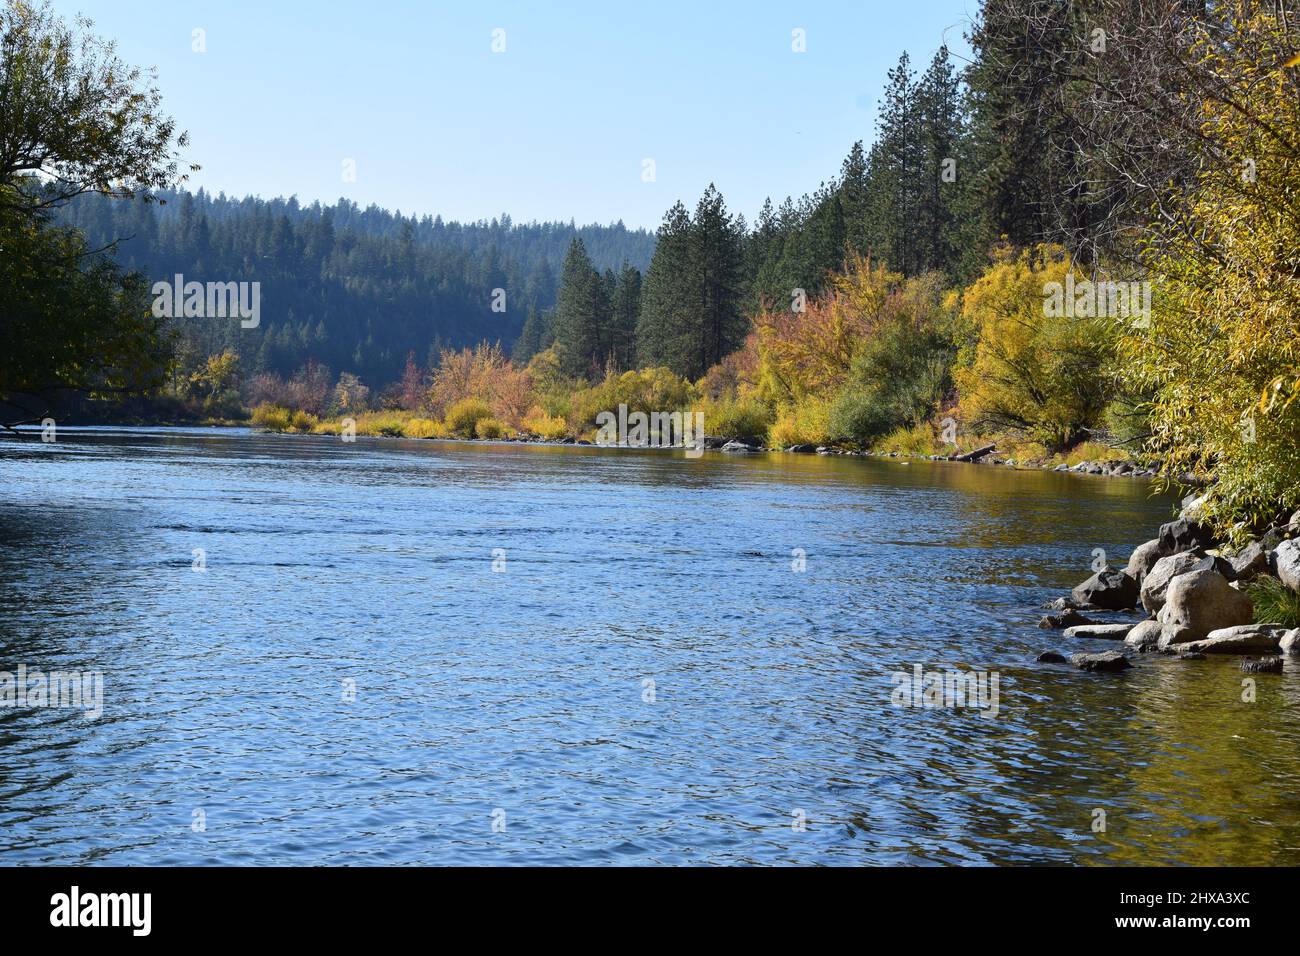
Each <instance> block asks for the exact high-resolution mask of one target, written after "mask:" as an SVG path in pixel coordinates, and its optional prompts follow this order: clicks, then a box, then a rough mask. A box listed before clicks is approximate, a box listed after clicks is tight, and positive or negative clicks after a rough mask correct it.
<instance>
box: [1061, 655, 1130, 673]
mask: <svg viewBox="0 0 1300 956" xmlns="http://www.w3.org/2000/svg"><path fill="white" fill-rule="evenodd" d="M1070 663H1071V664H1073V665H1074V666H1075V667H1078V668H1080V669H1081V670H1085V671H1122V670H1127V669H1128V668H1130V667H1132V666H1133V665H1132V664H1130V663H1129V659H1128V658H1127V657H1125V656H1124V655H1123V654H1121V653H1120V652H1119V651H1102V652H1101V653H1100V654H1071V655H1070Z"/></svg>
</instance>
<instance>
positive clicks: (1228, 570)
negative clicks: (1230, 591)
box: [1184, 554, 1237, 581]
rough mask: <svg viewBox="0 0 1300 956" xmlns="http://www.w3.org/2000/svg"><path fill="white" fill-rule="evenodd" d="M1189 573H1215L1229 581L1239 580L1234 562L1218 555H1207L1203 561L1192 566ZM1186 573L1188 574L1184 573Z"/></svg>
mask: <svg viewBox="0 0 1300 956" xmlns="http://www.w3.org/2000/svg"><path fill="white" fill-rule="evenodd" d="M1188 570H1189V571H1215V572H1217V573H1219V574H1222V575H1223V576H1224V577H1225V578H1227V579H1228V580H1229V581H1235V580H1237V572H1236V571H1235V570H1234V569H1233V567H1232V562H1231V561H1229V560H1228V559H1227V558H1221V557H1219V556H1218V555H1217V554H1207V555H1205V556H1204V557H1203V558H1201V560H1199V561H1197V562H1196V563H1195V564H1194V565H1192V566H1191V567H1190V568H1189V569H1188ZM1184 573H1186V572H1184Z"/></svg>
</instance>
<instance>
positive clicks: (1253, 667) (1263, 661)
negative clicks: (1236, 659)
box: [1241, 657, 1282, 674]
mask: <svg viewBox="0 0 1300 956" xmlns="http://www.w3.org/2000/svg"><path fill="white" fill-rule="evenodd" d="M1241 669H1242V671H1243V672H1245V673H1247V674H1280V673H1282V658H1280V657H1260V658H1258V659H1256V660H1253V661H1252V660H1250V659H1248V658H1245V657H1243V658H1242V659H1241Z"/></svg>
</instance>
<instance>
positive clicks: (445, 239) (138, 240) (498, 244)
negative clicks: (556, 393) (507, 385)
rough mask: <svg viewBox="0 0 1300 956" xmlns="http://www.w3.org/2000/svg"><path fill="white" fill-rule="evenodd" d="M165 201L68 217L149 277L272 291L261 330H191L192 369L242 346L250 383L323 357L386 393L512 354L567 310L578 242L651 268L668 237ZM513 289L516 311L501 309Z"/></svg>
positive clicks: (201, 196)
mask: <svg viewBox="0 0 1300 956" xmlns="http://www.w3.org/2000/svg"><path fill="white" fill-rule="evenodd" d="M158 198H159V199H161V200H162V202H161V203H145V202H141V201H134V202H127V201H121V200H115V199H109V198H105V197H104V196H102V195H100V194H97V193H91V194H87V195H84V196H80V197H78V198H77V199H76V200H75V201H74V202H72V203H70V204H68V205H67V206H64V207H63V208H62V209H61V215H60V217H59V219H60V221H61V222H63V223H64V224H67V225H73V226H76V227H78V228H79V229H81V230H82V231H83V232H84V233H85V235H86V239H87V243H88V245H89V247H90V248H92V249H100V248H103V247H106V246H110V245H112V244H113V243H115V242H116V248H115V251H114V257H115V258H116V260H117V262H118V263H119V265H120V266H122V267H123V268H124V269H127V270H136V271H139V272H140V273H141V274H143V276H144V277H145V278H146V279H147V280H148V281H149V282H154V281H158V280H163V279H166V280H170V279H171V278H172V277H173V276H174V275H175V274H176V273H180V274H182V275H184V276H185V278H186V281H189V280H197V281H201V282H206V281H222V282H228V281H245V280H246V281H258V282H260V283H261V297H262V298H261V321H260V324H259V326H258V327H257V328H254V329H245V328H241V327H240V325H239V324H238V323H232V322H222V321H215V320H206V319H188V320H184V321H182V322H179V323H178V327H179V329H180V331H181V332H182V337H181V339H180V341H179V343H178V349H179V350H180V354H179V355H178V358H180V359H181V360H182V369H181V371H182V372H187V371H188V370H191V369H192V367H194V366H196V365H197V364H199V363H201V362H202V361H204V360H206V359H207V357H208V356H209V355H214V354H220V353H222V352H223V351H225V350H227V349H229V350H232V351H233V352H235V353H236V354H238V355H239V357H240V362H241V365H242V367H243V370H244V372H245V373H248V374H252V373H258V372H275V373H279V374H283V375H288V374H290V373H292V372H293V371H294V370H295V369H297V368H299V367H300V366H302V365H303V364H304V363H305V362H306V361H308V360H309V359H310V360H314V361H316V362H319V363H322V364H324V365H326V366H329V367H331V368H333V369H335V370H338V371H349V372H352V373H353V374H355V375H358V376H360V377H361V378H362V379H363V380H364V381H367V382H374V383H377V384H383V383H388V382H392V381H394V380H396V379H397V378H398V377H400V375H401V374H402V369H403V367H404V364H405V361H406V357H407V355H408V354H409V353H410V352H412V351H413V352H415V354H416V356H417V357H418V358H419V359H420V361H422V362H424V361H430V362H436V359H437V355H438V352H439V350H440V349H442V348H444V347H460V346H464V345H471V344H473V343H475V342H478V341H480V340H487V341H501V342H503V343H506V344H509V343H511V342H513V341H514V340H515V338H516V337H517V336H518V335H519V332H520V329H521V328H522V327H523V324H524V320H525V318H526V317H527V315H528V312H529V310H530V309H534V310H544V309H549V308H551V306H552V305H553V304H554V302H555V295H556V276H557V274H558V272H559V266H560V264H561V262H562V261H563V259H564V255H565V252H566V250H567V249H568V246H569V243H570V241H571V240H572V239H573V238H574V237H575V236H577V237H581V238H582V240H583V243H584V245H585V246H586V248H587V249H588V250H589V251H590V252H591V254H592V256H593V258H594V260H595V261H596V262H597V263H598V264H600V265H601V266H609V267H611V268H619V267H621V266H622V265H623V264H624V263H625V262H626V263H627V264H629V265H631V266H633V267H636V268H644V267H645V266H646V264H647V263H648V262H649V259H650V254H651V252H652V250H653V248H654V237H653V236H652V235H651V234H650V233H648V232H646V231H644V230H631V229H627V228H625V227H624V226H623V225H622V224H621V223H619V224H615V225H611V226H594V225H592V226H582V227H575V226H574V225H573V224H572V223H568V224H565V223H528V224H519V223H514V222H512V221H511V220H510V217H509V216H508V215H506V216H502V217H500V218H499V219H493V220H491V221H490V222H477V223H457V222H444V221H443V220H442V218H441V217H431V216H424V217H421V218H416V217H413V216H403V215H402V214H401V213H399V212H388V211H386V210H382V209H378V208H376V207H373V206H371V207H369V208H366V209H362V208H360V207H358V206H357V205H356V204H355V203H352V202H349V201H347V200H345V199H340V200H339V201H338V202H337V203H335V204H334V205H332V206H321V205H320V204H319V203H313V204H312V205H310V206H300V205H299V203H298V202H297V200H296V199H287V200H285V199H271V200H266V199H255V198H246V199H242V200H236V199H230V198H227V197H225V196H217V197H213V196H210V195H208V194H206V193H205V192H204V191H202V190H199V191H198V192H197V193H193V194H191V193H188V192H182V193H176V192H171V191H166V192H161V193H159V194H158ZM494 289H504V290H505V297H504V306H505V310H504V311H496V312H494V311H493V310H492V303H493V290H494Z"/></svg>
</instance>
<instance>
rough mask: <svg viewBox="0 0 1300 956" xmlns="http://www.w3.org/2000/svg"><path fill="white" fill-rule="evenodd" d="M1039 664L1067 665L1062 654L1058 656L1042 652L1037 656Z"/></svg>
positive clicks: (1053, 653) (1054, 653)
mask: <svg viewBox="0 0 1300 956" xmlns="http://www.w3.org/2000/svg"><path fill="white" fill-rule="evenodd" d="M1038 663H1040V664H1068V663H1069V661H1067V660H1066V659H1065V655H1064V654H1058V653H1056V651H1044V652H1043V653H1041V654H1039V655H1038Z"/></svg>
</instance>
